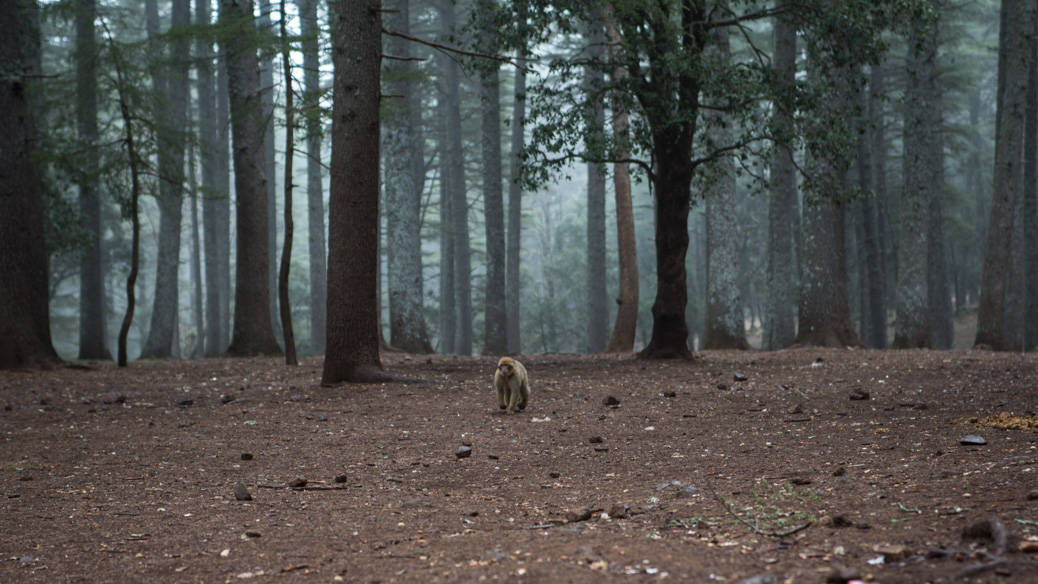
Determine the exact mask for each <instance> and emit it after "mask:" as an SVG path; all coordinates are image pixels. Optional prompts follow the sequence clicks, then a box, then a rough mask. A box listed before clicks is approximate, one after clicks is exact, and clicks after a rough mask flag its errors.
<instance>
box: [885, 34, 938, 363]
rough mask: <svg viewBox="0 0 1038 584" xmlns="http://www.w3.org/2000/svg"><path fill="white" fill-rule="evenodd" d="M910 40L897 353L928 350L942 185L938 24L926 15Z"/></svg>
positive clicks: (898, 256)
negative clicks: (933, 220) (934, 214)
mask: <svg viewBox="0 0 1038 584" xmlns="http://www.w3.org/2000/svg"><path fill="white" fill-rule="evenodd" d="M909 26H910V33H909V38H908V58H907V83H908V85H907V88H906V90H905V131H904V143H905V146H904V177H905V190H904V194H903V195H902V197H901V227H900V229H899V230H898V233H899V242H898V247H897V305H896V310H897V319H896V321H895V323H894V343H893V345H892V347H894V348H895V349H910V348H917V347H929V346H931V343H930V321H931V318H932V316H931V310H932V308H933V307H932V306H931V305H930V293H929V290H928V280H929V278H928V271H927V270H928V265H929V255H930V253H931V249H930V248H931V245H937V242H932V241H931V240H930V235H931V234H930V229H929V228H928V227H929V222H930V216H929V213H930V206H931V200H932V199H934V198H935V197H939V196H940V185H939V184H938V183H937V180H938V177H939V176H940V172H939V169H938V165H939V164H940V153H939V152H938V151H937V149H938V148H939V145H940V143H939V142H938V135H937V134H938V132H939V131H940V128H939V125H940V105H939V104H938V103H934V102H932V101H931V100H933V99H934V98H935V97H938V96H937V95H936V93H937V91H936V83H937V80H936V73H937V25H936V23H935V22H933V21H931V20H930V19H929V18H926V17H924V16H921V15H917V16H915V17H913V18H912V22H911V23H910V25H909Z"/></svg>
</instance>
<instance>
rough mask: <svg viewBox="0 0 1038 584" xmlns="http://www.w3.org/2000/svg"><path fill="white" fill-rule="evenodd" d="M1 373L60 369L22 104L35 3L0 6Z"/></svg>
mask: <svg viewBox="0 0 1038 584" xmlns="http://www.w3.org/2000/svg"><path fill="white" fill-rule="evenodd" d="M0 22H3V23H4V34H3V35H0V70H3V71H4V75H3V76H0V127H2V128H3V129H4V131H3V132H0V274H3V277H2V278H0V369H13V368H25V367H51V366H54V365H56V364H57V363H58V362H59V359H58V356H57V354H56V353H55V352H54V347H53V345H52V344H51V337H50V308H49V307H48V305H47V301H48V294H47V289H48V287H47V278H48V270H47V264H48V260H47V247H46V243H45V242H44V238H43V233H44V214H43V182H42V181H41V179H40V174H39V172H38V171H37V169H36V167H35V165H34V164H33V163H32V161H31V156H32V152H33V150H34V149H35V147H36V129H35V126H34V122H33V116H32V113H31V111H30V107H29V103H28V96H29V95H30V94H31V91H30V88H29V86H30V85H31V84H32V83H33V78H35V77H37V76H38V75H39V71H38V67H37V63H38V56H39V50H40V37H39V17H38V9H37V7H36V2H35V0H16V1H8V2H0Z"/></svg>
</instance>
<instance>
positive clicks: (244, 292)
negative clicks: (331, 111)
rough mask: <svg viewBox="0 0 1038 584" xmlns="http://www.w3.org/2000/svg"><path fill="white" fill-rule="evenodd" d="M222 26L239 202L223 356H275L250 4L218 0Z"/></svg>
mask: <svg viewBox="0 0 1038 584" xmlns="http://www.w3.org/2000/svg"><path fill="white" fill-rule="evenodd" d="M220 23H221V25H222V26H224V27H226V29H227V34H226V37H224V38H225V39H226V41H225V45H224V53H225V55H226V59H227V77H228V79H227V81H228V83H227V86H228V92H229V98H230V107H231V133H232V135H233V140H234V187H235V188H234V191H235V194H236V195H237V201H238V204H237V233H238V236H237V264H236V269H235V282H236V286H235V293H234V331H233V335H232V338H231V345H230V347H229V348H228V349H227V352H228V353H229V354H231V355H235V356H245V355H277V354H280V353H281V349H280V347H279V346H278V344H277V341H276V340H275V339H274V329H273V327H272V326H271V322H270V302H269V300H268V298H269V297H270V294H271V290H270V278H269V274H268V271H269V267H270V264H269V256H270V253H269V250H268V248H267V244H268V242H269V240H268V238H267V236H268V233H267V222H268V221H269V220H270V218H269V217H268V216H267V186H266V177H265V175H264V172H263V170H264V161H263V134H264V127H265V125H264V120H263V109H262V100H261V96H260V83H259V65H258V63H257V61H256V46H255V44H254V41H255V38H256V26H255V22H254V20H253V13H252V1H251V0H221V3H220ZM376 117H377V116H376ZM376 168H377V165H376Z"/></svg>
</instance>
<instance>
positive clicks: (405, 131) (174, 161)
mask: <svg viewBox="0 0 1038 584" xmlns="http://www.w3.org/2000/svg"><path fill="white" fill-rule="evenodd" d="M16 4H18V7H19V9H20V10H22V11H23V12H22V17H23V18H25V19H27V20H26V22H32V23H35V24H37V25H38V29H37V32H38V38H36V39H35V40H36V41H37V42H38V51H37V50H29V49H26V48H24V46H23V48H22V49H21V50H22V53H23V55H27V56H26V57H24V58H25V62H28V63H30V64H31V65H32V66H33V67H35V68H36V69H35V73H33V74H32V75H31V76H29V77H26V79H30V78H31V83H29V84H28V85H29V88H28V91H27V94H26V95H27V97H26V102H27V104H28V107H29V111H30V112H31V114H32V117H33V119H34V121H35V132H36V135H37V138H36V139H35V141H33V146H34V147H33V148H32V161H33V164H34V165H35V166H36V168H38V169H39V177H40V181H41V184H42V201H43V203H44V210H45V221H44V222H45V230H44V233H45V241H46V252H47V255H48V256H49V268H48V272H47V282H48V285H47V288H46V298H47V301H48V303H49V322H50V330H51V334H52V338H53V345H54V347H55V349H56V350H57V352H58V354H59V355H60V356H61V357H63V358H66V359H71V358H85V359H103V358H112V357H113V356H114V355H116V353H117V352H118V349H119V348H118V346H117V339H118V338H119V337H120V333H121V332H124V334H125V338H126V341H127V343H126V344H127V353H128V356H129V358H130V359H136V358H168V357H173V358H195V357H202V356H213V355H219V354H223V353H226V352H227V351H228V349H229V348H230V349H231V352H232V353H234V352H235V349H236V347H235V346H232V340H233V339H236V338H249V339H252V340H255V341H256V342H257V343H259V344H258V345H255V346H251V347H246V348H243V347H241V346H240V345H239V346H238V347H237V349H239V350H240V352H241V353H255V352H260V353H262V352H272V351H277V350H278V349H277V348H276V347H271V346H270V344H269V343H268V344H267V345H266V346H263V345H262V343H263V342H265V341H266V339H267V338H268V337H270V336H272V338H273V339H274V340H276V342H277V343H278V344H279V345H280V346H281V347H282V348H284V347H285V346H286V345H285V339H286V337H289V343H290V344H291V345H292V346H294V347H296V348H297V349H298V351H299V352H300V353H301V354H304V355H306V354H321V353H323V352H325V349H326V345H325V343H326V339H327V338H330V337H329V336H328V332H327V331H326V322H328V320H329V315H328V313H329V312H333V311H335V310H336V305H335V304H334V301H333V303H329V301H328V295H327V293H326V289H327V287H328V286H329V285H328V283H327V280H326V274H328V272H329V271H331V270H334V269H335V268H334V265H335V264H336V262H337V261H348V256H349V248H348V247H347V251H346V253H345V254H344V255H342V256H339V257H336V256H335V254H334V253H333V255H332V257H329V255H328V249H329V245H330V244H331V243H330V239H331V240H335V235H334V233H330V224H332V225H334V222H335V221H336V216H335V213H334V211H333V212H332V213H331V214H330V213H329V204H330V199H331V197H332V195H331V194H330V192H331V190H333V189H334V183H335V180H334V179H333V177H334V176H336V173H335V166H334V163H333V162H332V161H331V160H332V158H333V157H334V156H335V153H334V150H335V148H336V146H335V141H336V140H337V139H342V140H343V141H344V143H345V142H347V141H349V140H350V139H351V137H352V136H354V134H352V133H350V132H340V133H338V134H336V133H335V132H334V131H333V129H334V127H335V124H336V123H339V121H340V120H339V119H337V116H338V114H337V113H336V107H335V105H336V103H337V102H336V99H337V98H333V89H335V90H336V91H337V90H338V89H339V87H340V85H341V86H342V87H343V88H345V89H343V91H344V93H343V96H344V100H345V101H346V102H349V100H350V99H353V98H354V97H356V96H359V95H361V92H362V88H363V85H362V84H360V83H355V84H353V85H351V79H352V78H351V77H349V76H348V75H347V74H346V73H344V72H342V71H340V70H338V69H337V67H336V62H335V59H336V58H339V57H337V55H339V56H340V57H341V59H342V60H343V62H346V61H349V60H350V59H351V58H353V57H355V58H356V60H357V61H358V62H359V61H361V59H362V57H361V56H360V55H361V53H363V52H364V50H365V47H364V45H363V42H364V41H363V39H362V38H361V37H360V36H358V35H354V34H353V33H352V31H351V29H347V27H346V26H345V25H342V28H341V30H340V29H337V28H336V26H335V25H334V23H336V22H339V23H342V22H345V21H346V20H347V16H348V14H347V13H348V12H349V11H350V10H355V8H354V7H350V8H349V9H347V8H346V6H347V5H349V4H350V3H349V2H347V3H338V2H330V3H327V4H326V3H324V2H318V1H317V0H292V1H288V2H286V1H285V0H282V1H281V2H280V3H278V2H271V1H269V0H257V1H256V2H251V1H241V0H239V1H232V0H222V1H221V2H216V1H215V0H197V1H194V2H192V1H190V0H146V1H145V2H143V3H140V2H123V1H121V0H101V1H97V0H63V1H56V2H43V3H41V4H40V5H39V6H36V4H35V3H33V2H28V1H27V0H19V1H18V2H17V3H16ZM359 4H362V3H358V5H359ZM377 4H378V3H373V4H370V5H369V4H364V6H363V7H362V8H363V9H366V10H368V12H367V13H365V14H363V15H362V17H364V18H367V17H370V18H372V19H373V22H378V20H379V19H380V20H381V24H380V25H376V26H380V27H381V41H380V43H381V46H380V47H378V53H379V54H380V56H381V60H380V68H381V69H380V71H379V72H378V75H379V76H380V78H381V81H380V86H381V96H380V104H379V107H378V115H377V116H376V118H377V119H378V120H379V126H380V132H379V134H380V138H379V147H378V148H377V149H376V150H377V154H378V156H377V157H376V158H374V159H370V158H369V160H368V161H367V164H368V165H369V166H371V165H374V166H377V168H378V169H379V187H380V188H379V198H380V200H379V205H378V210H379V214H378V220H377V222H378V234H379V235H378V237H379V239H378V255H377V258H378V265H377V269H378V276H377V291H378V296H377V299H378V306H379V313H380V314H379V321H380V328H381V335H382V338H383V339H384V340H383V343H385V344H386V345H385V346H386V347H396V348H399V349H403V350H405V351H409V352H416V353H426V352H439V353H457V354H474V353H491V354H498V353H506V352H511V353H538V352H599V351H603V350H606V349H607V347H608V349H609V350H612V351H632V350H646V351H647V354H650V356H651V355H660V356H667V355H668V351H669V349H673V348H674V347H675V346H680V344H681V343H684V342H686V341H685V338H687V342H688V346H689V347H690V348H691V349H692V350H698V349H703V348H750V347H753V348H764V349H779V348H783V347H786V346H790V345H792V344H793V343H803V344H820V345H828V346H856V345H863V346H867V347H875V348H886V347H891V346H894V347H922V346H929V347H935V348H953V347H958V348H965V347H970V346H973V345H974V344H980V345H984V346H987V347H990V348H994V349H1003V350H1030V349H1033V348H1034V347H1035V346H1036V345H1038V227H1036V223H1038V208H1036V203H1035V201H1036V176H1038V171H1036V167H1038V149H1036V140H1038V123H1036V119H1038V97H1036V90H1038V81H1036V73H1035V71H1036V61H1038V59H1036V57H1035V52H1036V48H1038V35H1036V31H1035V14H1034V13H1035V8H1034V6H1031V4H1033V2H1029V1H1027V0H1003V1H1002V2H999V1H996V0H974V1H969V2H947V1H945V0H915V1H910V0H902V1H890V2H872V1H847V2H820V1H794V2H789V3H785V2H763V1H761V2H758V1H735V0H731V1H720V0H718V1H713V0H711V1H696V2H693V1H685V2H652V3H649V2H641V1H638V0H616V1H615V2H611V3H600V2H582V1H579V0H568V1H566V0H564V1H556V2H552V1H550V0H523V1H522V2H499V1H497V0H471V1H469V0H457V1H452V0H437V1H435V2H409V0H386V1H385V2H383V3H382V7H381V9H376V8H377ZM373 7H375V8H373ZM28 12H31V14H30V15H29V16H25V14H27V13H28ZM369 28H370V27H369ZM14 36H17V35H14ZM18 39H19V42H21V43H23V45H24V44H25V43H29V44H31V43H32V42H33V37H32V35H28V36H26V37H24V38H23V37H21V36H18ZM10 42H14V41H10ZM10 42H8V44H10ZM16 48H17V47H16ZM12 50H14V49H12ZM8 54H10V53H8V52H5V55H8ZM5 58H6V57H5ZM23 65H24V63H23ZM23 68H24V67H23ZM347 89H349V90H352V91H355V93H352V94H351V93H349V91H347ZM369 93H370V92H369ZM369 97H370V95H369ZM345 117H349V116H345ZM345 117H343V119H345ZM247 119H248V120H254V121H255V124H253V126H254V127H258V128H261V131H260V132H252V133H250V130H249V129H248V128H247V127H246V126H247V125H248V124H246V122H244V121H241V122H239V120H247ZM343 123H344V124H345V122H343ZM239 124H240V126H241V127H240V128H239ZM5 132H8V130H7V129H5ZM8 133H9V134H11V133H12V132H8ZM250 145H253V146H255V147H252V148H250ZM243 149H249V152H251V153H254V154H255V155H254V156H252V157H251V158H249V157H247V156H246V155H245V154H244V153H243ZM370 150H371V149H368V152H367V154H368V155H369V157H370V156H373V155H374V154H376V152H371V151H370ZM341 152H345V150H343V151H341ZM341 152H340V155H341ZM239 156H240V158H239ZM354 161H356V160H354ZM6 162H7V161H5V163H6ZM250 164H251V165H252V166H251V167H250V168H252V172H250V173H249V176H250V177H251V178H247V177H244V176H243V172H244V171H243V170H242V169H243V168H246V167H247V165H250ZM289 179H291V180H289ZM5 180H6V181H7V182H8V183H9V185H14V184H15V183H14V182H12V181H13V179H10V178H7V179H5ZM249 181H252V182H249ZM11 188H14V187H11ZM246 188H248V189H252V190H255V191H256V192H262V198H261V199H257V200H258V201H260V203H257V202H256V201H257V200H251V199H250V200H249V202H247V203H246V200H245V199H243V198H242V197H241V196H240V195H239V194H237V193H239V192H245V191H244V190H243V189H246ZM5 190H8V189H7V188H6V187H5ZM249 192H252V191H251V190H250V191H249ZM293 194H294V196H293ZM138 195H139V197H138ZM286 201H287V204H286ZM263 203H265V204H263ZM138 205H139V208H138V207H137V206H138ZM246 205H247V207H246ZM11 209H15V208H14V207H9V210H11ZM344 213H345V214H346V215H349V213H350V209H347V210H346V211H344ZM9 215H11V216H12V221H17V220H20V219H19V218H20V217H21V216H20V215H17V214H16V213H14V212H13V211H12V213H9ZM134 217H136V218H138V219H139V257H137V256H136V254H137V253H138V252H137V249H138V248H137V247H135V245H134V237H135V235H134V230H135V227H134V224H133V221H132V219H133V218H134ZM334 230H335V227H334V226H332V227H331V231H334ZM682 233H683V236H682ZM682 237H684V238H686V241H682ZM5 239H7V237H6V235H5ZM286 242H287V253H284V254H283V252H284V251H285V248H286ZM15 249H16V248H14V246H10V247H8V248H7V249H5V251H4V253H5V254H6V255H7V256H8V258H9V260H10V259H11V256H12V255H17V253H18V252H17V251H14V250H15ZM686 250H687V251H686ZM11 261H28V260H27V256H26V257H22V258H17V257H16V258H14V259H13V260H11ZM5 265H6V264H5ZM138 265H139V271H138ZM279 274H280V275H281V276H282V278H283V281H281V282H279ZM131 277H133V278H134V280H131V284H130V287H129V288H128V287H127V282H128V278H131ZM10 282H11V283H10V285H11V286H14V283H13V282H14V280H13V279H12V280H10ZM279 288H280V289H281V294H280V295H279ZM130 292H133V294H134V295H135V298H134V299H133V303H134V305H135V307H136V309H135V312H133V314H132V319H129V320H128V322H127V319H126V312H127V307H128V305H130V301H131V300H130ZM279 296H280V299H279ZM286 298H287V302H286ZM614 299H616V300H614ZM247 301H253V302H258V303H260V304H259V306H260V307H261V310H259V311H258V312H257V311H253V312H251V313H248V315H247V316H246V315H245V314H244V313H240V314H242V315H241V316H240V317H239V322H236V321H235V319H234V316H235V315H236V314H239V313H237V312H236V305H243V304H244V303H245V302H247ZM284 307H287V308H289V315H288V316H290V319H286V318H285V317H284V316H283V315H282V313H281V312H280V310H281V309H282V308H284ZM246 320H247V322H246ZM124 322H125V323H126V326H127V327H128V328H126V329H125V331H121V327H122V326H123V324H124ZM257 322H259V324H256V323H257ZM283 323H291V326H290V327H289V328H288V329H287V330H286V329H285V327H284V324H283ZM248 324H252V325H255V326H253V327H252V328H251V329H248V330H245V329H243V330H242V331H238V330H237V328H238V327H239V326H245V325H248ZM683 330H684V331H687V335H686V336H685V338H681V334H682V332H683ZM257 331H258V332H257ZM286 333H292V334H290V335H286ZM347 334H348V333H347ZM674 339H678V340H677V341H675V340H674ZM675 343H677V345H675ZM661 349H663V350H661ZM669 352H673V351H669ZM677 352H678V353H680V352H681V351H680V349H679V350H678V351H677Z"/></svg>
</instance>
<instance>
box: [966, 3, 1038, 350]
mask: <svg viewBox="0 0 1038 584" xmlns="http://www.w3.org/2000/svg"><path fill="white" fill-rule="evenodd" d="M1036 12H1038V8H1036V7H1035V5H1034V2H1031V1H1029V0H1003V2H1002V23H1003V26H1004V27H1005V32H1004V33H1003V34H1000V40H999V52H998V60H999V77H1000V79H999V85H1000V91H999V99H998V121H997V123H996V130H995V172H994V193H993V197H992V202H991V215H990V218H989V221H988V233H987V245H986V247H985V254H984V268H983V276H982V277H981V288H980V304H979V306H978V307H977V336H976V339H975V341H974V345H978V346H980V345H983V346H987V347H990V348H992V349H995V350H1007V349H1009V348H1010V347H1009V346H1008V344H1007V342H1006V341H1007V340H1006V337H1005V330H1004V318H1005V294H1006V287H1007V282H1006V280H1007V274H1008V272H1009V262H1010V251H1011V249H1010V248H1011V244H1012V233H1013V219H1014V217H1013V216H1014V211H1015V209H1016V204H1017V199H1018V195H1019V193H1020V191H1021V188H1022V180H1023V172H1022V171H1021V163H1022V161H1023V159H1022V156H1021V153H1022V152H1023V145H1024V122H1025V112H1026V97H1027V78H1028V72H1029V67H1030V61H1031V59H1032V57H1033V50H1032V44H1033V42H1034V37H1035V30H1034V28H1035V24H1034V23H1035V18H1036V16H1035V13H1036Z"/></svg>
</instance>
